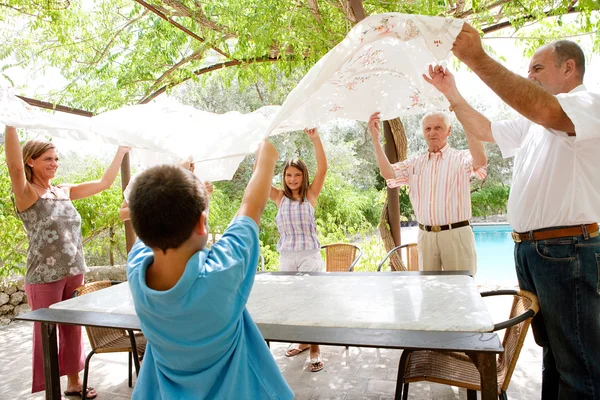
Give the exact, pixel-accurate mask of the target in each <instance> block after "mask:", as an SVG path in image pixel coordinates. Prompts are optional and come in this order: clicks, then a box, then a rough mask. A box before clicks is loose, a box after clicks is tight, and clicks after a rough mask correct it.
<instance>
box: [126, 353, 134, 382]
mask: <svg viewBox="0 0 600 400" xmlns="http://www.w3.org/2000/svg"><path fill="white" fill-rule="evenodd" d="M127 354H128V355H129V357H128V360H129V363H128V364H129V376H128V378H129V379H128V380H127V384H128V385H129V387H131V386H133V382H132V381H133V377H132V376H131V375H132V372H131V370H132V369H133V368H132V364H133V351H128V352H127Z"/></svg>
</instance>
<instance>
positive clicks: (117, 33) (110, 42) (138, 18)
mask: <svg viewBox="0 0 600 400" xmlns="http://www.w3.org/2000/svg"><path fill="white" fill-rule="evenodd" d="M147 14H148V10H144V12H143V13H142V14H140V16H138V17H137V18H134V19H132V20H131V21H129V22H128V23H126V24H125V25H123V27H121V28H119V29H118V30H117V32H116V33H115V34H114V35H113V36H112V38H111V39H110V40H109V41H108V43H107V44H106V46H104V50H102V53H100V55H99V56H98V57H97V58H96V59H95V60H94V61H92V62H91V63H89V65H95V64H97V63H98V62H100V60H102V58H103V57H104V55H105V54H106V52H107V51H108V49H109V48H110V46H112V44H113V42H114V41H115V40H116V39H117V37H118V36H119V35H120V34H121V32H123V31H124V30H125V29H127V28H128V27H129V26H130V25H131V24H134V23H136V22H137V21H139V20H140V19H142V18H144V17H145V16H146V15H147Z"/></svg>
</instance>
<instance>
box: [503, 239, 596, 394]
mask: <svg viewBox="0 0 600 400" xmlns="http://www.w3.org/2000/svg"><path fill="white" fill-rule="evenodd" d="M515 265H516V269H517V277H518V278H519V286H520V287H521V289H523V290H528V291H530V292H533V293H535V294H536V295H537V297H538V299H539V302H540V312H539V313H538V315H536V316H535V318H534V319H533V322H532V325H531V326H532V329H533V334H534V337H535V341H536V343H537V344H538V345H540V346H542V347H543V349H544V352H543V355H544V356H543V362H544V365H543V372H542V399H543V400H548V399H561V400H563V399H564V400H566V399H569V400H571V399H577V400H580V399H590V400H591V399H595V400H600V237H595V238H588V239H587V240H586V239H584V237H583V236H577V237H565V238H559V239H550V240H540V241H527V242H522V243H516V244H515Z"/></svg>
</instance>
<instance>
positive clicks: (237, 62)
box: [138, 57, 281, 104]
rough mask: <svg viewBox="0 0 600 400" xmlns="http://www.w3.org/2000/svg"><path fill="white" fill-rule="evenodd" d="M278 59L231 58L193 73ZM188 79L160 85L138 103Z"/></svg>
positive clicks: (145, 101) (151, 98)
mask: <svg viewBox="0 0 600 400" xmlns="http://www.w3.org/2000/svg"><path fill="white" fill-rule="evenodd" d="M279 60H281V58H280V57H262V58H256V59H253V60H231V61H226V62H221V63H218V64H213V65H210V66H208V67H204V68H200V69H199V70H197V71H194V72H193V73H194V75H196V76H200V75H203V74H207V73H209V72H213V71H217V70H219V69H223V68H229V67H236V66H239V65H250V64H255V63H262V62H276V61H279ZM188 79H190V77H187V78H185V79H182V80H181V81H179V82H174V83H171V84H168V85H165V86H163V87H161V88H160V89H158V90H157V91H155V92H154V93H151V94H149V95H147V96H146V97H144V98H143V99H142V100H140V102H139V103H138V104H146V103H148V102H150V101H151V100H153V99H155V98H156V97H157V96H158V95H160V94H162V93H164V92H166V91H167V90H168V89H170V88H172V87H175V86H177V85H179V84H180V83H183V82H185V81H187V80H188Z"/></svg>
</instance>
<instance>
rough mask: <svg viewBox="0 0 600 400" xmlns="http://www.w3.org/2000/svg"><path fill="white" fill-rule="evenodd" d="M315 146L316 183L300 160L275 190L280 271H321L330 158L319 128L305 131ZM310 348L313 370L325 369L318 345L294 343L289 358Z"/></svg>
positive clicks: (285, 170) (286, 171)
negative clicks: (319, 219) (321, 221)
mask: <svg viewBox="0 0 600 400" xmlns="http://www.w3.org/2000/svg"><path fill="white" fill-rule="evenodd" d="M305 132H306V134H307V135H308V137H309V138H310V140H311V141H312V143H313V146H314V149H315V156H316V158H317V171H316V173H315V177H314V178H313V181H312V183H309V180H308V167H307V166H306V163H305V162H304V161H302V160H300V159H292V160H289V161H288V162H286V164H285V165H284V168H283V189H277V188H276V187H271V194H270V198H271V200H273V201H274V202H275V204H277V217H276V218H275V223H276V224H277V230H278V231H279V242H278V243H277V251H279V270H280V271H294V272H300V271H301V272H311V271H321V270H322V269H323V259H322V258H321V244H320V243H319V238H318V237H317V223H316V220H315V205H316V203H317V197H319V194H320V193H321V189H322V188H323V184H324V183H325V176H326V174H327V157H326V156H325V150H324V149H323V144H322V143H321V138H320V137H319V134H318V132H317V129H316V128H313V129H305ZM308 349H310V370H311V371H312V372H317V371H320V370H322V369H323V367H324V364H323V360H322V359H321V352H320V350H319V345H318V344H311V345H308V344H303V345H299V344H296V343H294V344H292V345H290V347H289V348H288V350H287V352H286V356H288V357H293V356H296V355H298V354H300V353H302V352H303V351H305V350H308Z"/></svg>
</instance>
